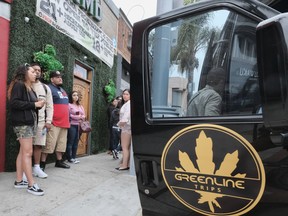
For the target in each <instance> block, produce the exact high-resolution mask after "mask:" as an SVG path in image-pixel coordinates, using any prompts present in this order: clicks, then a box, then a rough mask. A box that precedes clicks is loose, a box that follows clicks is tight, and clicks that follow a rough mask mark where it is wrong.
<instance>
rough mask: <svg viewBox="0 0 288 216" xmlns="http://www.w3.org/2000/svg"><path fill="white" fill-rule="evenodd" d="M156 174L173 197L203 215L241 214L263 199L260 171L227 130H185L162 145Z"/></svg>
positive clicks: (252, 154)
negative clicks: (160, 177)
mask: <svg viewBox="0 0 288 216" xmlns="http://www.w3.org/2000/svg"><path fill="white" fill-rule="evenodd" d="M161 170H162V175H163V177H164V181H165V183H166V185H167V187H168V188H169V190H170V192H171V193H172V194H173V196H174V197H175V198H176V199H177V200H178V201H180V202H181V203H182V204H184V205H185V206H186V207H188V208H190V209H192V210H194V211H196V212H198V213H200V214H203V215H242V214H245V213H247V212H249V211H250V210H251V209H253V208H254V207H255V206H256V205H257V203H258V202H259V200H260V198H261V197H262V195H263V192H264V188H265V172H264V167H263V164H262V161H261V159H260V157H259V155H258V153H257V152H256V151H255V149H254V148H253V146H252V145H251V144H250V143H249V142H248V141H247V140H246V139H245V138H243V137H242V136H241V135H240V134H237V133H236V132H235V131H232V130H230V129H228V128H225V127H222V126H218V125H211V124H203V125H196V126H190V127H187V128H184V129H183V130H181V131H179V132H178V133H176V134H175V135H174V136H173V137H172V138H171V139H170V140H169V141H168V143H167V144H166V146H165V148H164V151H163V154H162V159H161Z"/></svg>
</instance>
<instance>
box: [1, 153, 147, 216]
mask: <svg viewBox="0 0 288 216" xmlns="http://www.w3.org/2000/svg"><path fill="white" fill-rule="evenodd" d="M78 159H79V160H80V163H79V164H71V168H70V169H62V168H55V167H54V163H52V164H48V165H47V167H46V170H45V172H46V173H47V174H48V178H47V179H39V178H36V177H35V180H36V182H37V183H38V185H39V186H40V187H41V188H42V189H43V190H44V191H45V194H44V196H40V197H39V196H34V195H32V194H29V193H28V192H27V191H26V189H15V188H14V186H13V183H14V181H15V175H16V174H15V172H4V173H0V183H1V184H0V197H1V201H0V215H3V216H6V215H7V216H9V215H11V216H12V215H13V216H18V215H19V216H20V215H21V216H38V215H39V216H40V215H41V216H58V215H59V216H66V215H67V216H74V215H75V216H76V215H77V216H79V215H85V216H90V215H91V216H98V215H99V216H141V215H142V213H141V207H140V201H139V196H138V190H137V185H136V177H135V176H134V175H131V174H130V172H129V171H117V170H115V167H118V164H119V160H113V159H112V156H111V155H108V154H106V153H100V154H97V155H92V156H86V157H81V158H78Z"/></svg>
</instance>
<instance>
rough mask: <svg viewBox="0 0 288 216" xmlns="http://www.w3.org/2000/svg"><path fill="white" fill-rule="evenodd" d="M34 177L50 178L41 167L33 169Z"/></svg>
mask: <svg viewBox="0 0 288 216" xmlns="http://www.w3.org/2000/svg"><path fill="white" fill-rule="evenodd" d="M33 175H34V176H36V177H39V178H47V177H48V175H47V174H46V173H45V172H44V171H43V170H42V169H41V168H40V167H33Z"/></svg>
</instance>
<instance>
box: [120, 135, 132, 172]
mask: <svg viewBox="0 0 288 216" xmlns="http://www.w3.org/2000/svg"><path fill="white" fill-rule="evenodd" d="M121 145H122V155H123V162H122V165H121V166H120V168H119V169H120V170H121V169H126V168H128V167H129V159H130V145H131V134H129V133H126V132H122V133H121Z"/></svg>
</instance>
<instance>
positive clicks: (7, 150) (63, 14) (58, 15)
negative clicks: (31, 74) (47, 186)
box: [0, 0, 130, 172]
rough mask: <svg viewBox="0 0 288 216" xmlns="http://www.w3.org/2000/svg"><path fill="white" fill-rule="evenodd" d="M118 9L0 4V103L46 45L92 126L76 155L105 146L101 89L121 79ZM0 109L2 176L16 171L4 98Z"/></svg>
mask: <svg viewBox="0 0 288 216" xmlns="http://www.w3.org/2000/svg"><path fill="white" fill-rule="evenodd" d="M2 6H3V7H2ZM117 10H118V9H117V8H116V6H115V5H114V3H113V1H111V0H94V1H88V0H81V1H80V0H79V1H73V0H50V1H47V0H22V1H17V0H14V1H12V0H11V1H8V0H7V1H3V0H2V1H0V27H1V28H0V29H1V34H0V38H1V40H0V45H1V56H2V57H1V60H0V66H1V67H0V68H1V88H2V89H1V96H2V101H3V100H4V99H5V98H6V88H7V84H8V83H9V80H10V79H11V77H12V75H13V73H14V71H15V69H16V68H17V67H18V66H19V65H20V64H24V63H26V62H27V63H31V62H33V57H34V53H35V52H39V51H42V52H43V51H44V48H45V46H46V45H47V44H49V45H52V46H53V47H54V48H55V50H56V56H55V58H56V59H57V60H58V61H60V62H61V63H62V64H63V66H64V70H63V73H64V76H63V82H64V84H63V88H64V89H65V90H66V91H67V92H68V93H70V92H71V91H72V90H78V91H79V92H80V93H81V97H82V105H83V106H84V107H85V111H86V115H87V118H88V119H89V120H90V122H91V124H92V128H93V131H92V133H91V134H89V135H85V137H82V138H81V141H80V143H79V149H78V152H77V154H78V155H89V154H94V153H97V152H100V151H104V150H105V149H106V148H107V146H106V144H107V143H108V137H109V136H108V130H107V116H106V108H107V102H106V99H105V96H104V94H103V87H104V86H105V84H106V83H107V81H108V80H110V79H112V80H114V81H115V82H116V83H118V81H117V77H118V79H120V80H121V78H119V75H117V73H119V71H118V66H117V63H118V56H117V55H116V54H117V40H118V19H119V11H117ZM10 14H11V15H10ZM9 25H10V28H9ZM2 27H3V28H2ZM2 33H3V34H2ZM4 33H5V34H4ZM9 38H10V40H9ZM5 46H6V47H5ZM3 48H4V49H3ZM5 55H6V57H7V58H6V60H5ZM3 56H4V58H3ZM126 58H127V60H126V61H127V62H130V60H129V57H125V59H126ZM5 67H6V68H5ZM117 88H119V89H120V86H119V87H118V86H117ZM0 109H1V110H3V113H4V115H1V119H0V121H1V122H0V123H1V125H5V127H1V129H0V133H1V135H3V136H2V139H1V141H0V172H1V171H4V170H5V171H10V170H14V169H15V159H16V156H17V152H18V142H17V140H16V137H15V135H14V134H13V130H12V126H11V125H10V122H9V119H10V115H11V113H10V112H9V109H7V108H6V100H5V103H1V107H0ZM6 114H7V116H6ZM51 159H52V158H51Z"/></svg>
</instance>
